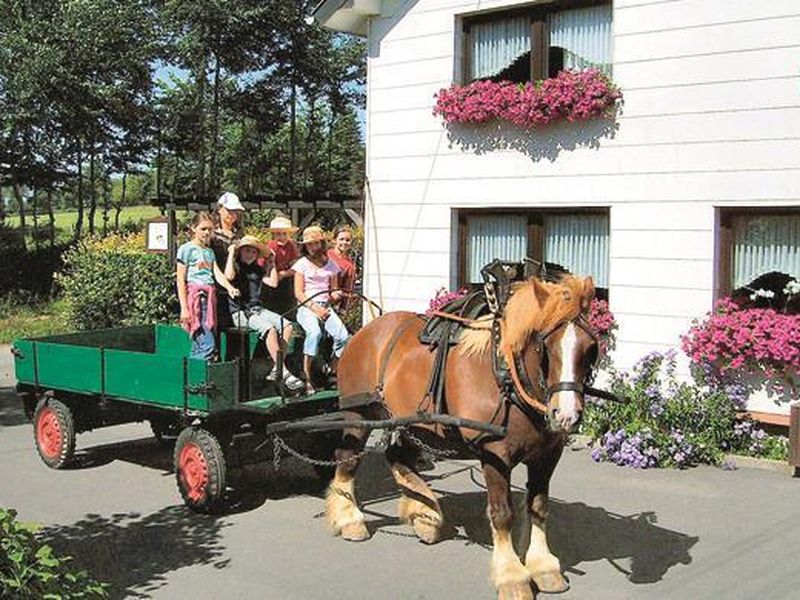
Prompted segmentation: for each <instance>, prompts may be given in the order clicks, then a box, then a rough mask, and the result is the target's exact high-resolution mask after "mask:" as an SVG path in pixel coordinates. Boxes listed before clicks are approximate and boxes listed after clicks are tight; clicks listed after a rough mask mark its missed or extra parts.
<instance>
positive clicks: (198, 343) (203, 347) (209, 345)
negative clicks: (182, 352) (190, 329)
mask: <svg viewBox="0 0 800 600" xmlns="http://www.w3.org/2000/svg"><path fill="white" fill-rule="evenodd" d="M207 315H208V298H206V297H205V296H201V297H200V329H198V330H197V331H195V332H194V335H193V336H192V351H191V353H190V354H189V356H190V357H191V358H203V359H205V360H211V359H213V358H214V352H215V350H216V339H215V338H214V330H213V329H209V328H208V326H207V325H206V316H207Z"/></svg>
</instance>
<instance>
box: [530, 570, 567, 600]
mask: <svg viewBox="0 0 800 600" xmlns="http://www.w3.org/2000/svg"><path fill="white" fill-rule="evenodd" d="M531 578H532V579H533V582H534V583H535V584H536V588H537V589H538V590H539V591H540V592H542V593H543V594H560V593H562V592H566V591H567V590H568V589H569V584H568V583H567V580H566V579H565V578H564V576H563V575H562V574H561V573H560V572H558V571H548V572H546V573H534V574H532V575H531Z"/></svg>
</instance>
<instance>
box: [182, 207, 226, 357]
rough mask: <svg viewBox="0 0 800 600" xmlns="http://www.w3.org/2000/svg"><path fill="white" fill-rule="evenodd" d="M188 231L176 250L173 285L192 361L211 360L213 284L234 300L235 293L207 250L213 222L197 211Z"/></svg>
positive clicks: (206, 215) (213, 319) (211, 253)
mask: <svg viewBox="0 0 800 600" xmlns="http://www.w3.org/2000/svg"><path fill="white" fill-rule="evenodd" d="M189 229H190V230H191V232H192V239H191V241H189V242H186V243H185V244H183V245H182V246H181V247H180V248H178V264H177V283H178V300H179V301H180V303H181V325H182V326H183V328H184V329H186V331H188V332H189V336H191V338H192V351H191V354H190V356H191V357H192V358H203V359H205V360H211V359H212V358H213V357H214V352H215V350H216V344H215V339H214V331H215V329H216V325H217V314H216V307H217V306H216V305H217V290H216V288H215V286H214V281H215V280H216V282H217V283H218V284H219V285H221V286H222V287H223V288H225V290H226V291H227V292H228V294H229V295H230V296H231V297H233V298H235V297H237V296H238V295H239V290H237V289H236V288H235V287H233V286H232V285H231V284H230V283H229V282H228V280H227V279H225V276H224V275H223V273H222V271H220V270H219V267H218V266H217V262H216V260H214V252H213V251H212V250H211V248H210V244H211V235H212V232H213V230H214V221H213V220H212V218H211V215H210V214H208V213H207V212H199V213H197V214H196V215H195V216H194V218H193V219H192V222H191V224H190V225H189Z"/></svg>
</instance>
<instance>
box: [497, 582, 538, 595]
mask: <svg viewBox="0 0 800 600" xmlns="http://www.w3.org/2000/svg"><path fill="white" fill-rule="evenodd" d="M497 597H498V599H499V600H533V590H532V589H531V585H530V584H529V583H528V582H527V581H521V582H516V583H504V584H502V585H501V586H500V587H499V588H497Z"/></svg>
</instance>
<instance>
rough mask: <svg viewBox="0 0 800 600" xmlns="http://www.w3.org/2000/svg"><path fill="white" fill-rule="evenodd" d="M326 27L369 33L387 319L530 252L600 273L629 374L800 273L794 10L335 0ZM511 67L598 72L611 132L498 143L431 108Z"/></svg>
mask: <svg viewBox="0 0 800 600" xmlns="http://www.w3.org/2000/svg"><path fill="white" fill-rule="evenodd" d="M314 18H315V19H316V20H317V21H319V22H320V23H322V24H323V25H324V26H327V27H330V28H332V29H335V30H339V31H346V32H351V33H355V34H358V35H362V36H365V37H366V38H367V40H368V80H367V109H366V145H367V163H366V164H367V167H366V168H367V177H368V180H369V185H368V190H367V192H368V193H367V200H368V201H367V214H366V219H365V223H366V257H365V276H364V284H365V293H366V294H367V295H369V296H371V297H380V298H382V299H383V301H384V303H385V305H386V306H387V307H388V308H389V309H413V310H422V309H424V308H425V307H426V305H427V302H428V300H429V298H430V297H431V296H432V295H433V294H434V291H435V290H436V289H437V288H439V287H440V286H448V287H451V288H455V287H456V286H458V285H461V284H464V283H469V282H471V281H477V278H476V276H477V269H478V267H479V266H480V263H481V260H482V259H488V258H491V257H492V256H500V257H501V258H508V259H511V258H519V254H520V253H523V254H532V255H534V256H537V257H539V258H544V259H545V260H548V261H552V262H557V263H560V264H563V265H564V266H566V267H569V268H570V269H571V270H573V271H574V272H577V273H591V274H592V275H594V277H595V280H596V283H597V285H598V287H599V288H601V291H602V294H604V295H607V297H608V299H609V302H610V305H611V309H612V310H613V312H614V314H615V315H616V317H617V320H618V322H619V324H620V329H619V332H618V345H617V351H616V355H615V363H616V364H617V365H618V366H620V367H623V368H624V367H627V366H630V365H632V364H633V363H634V362H635V361H636V360H637V359H638V358H640V357H641V356H643V355H644V354H646V353H647V352H649V351H651V350H657V349H666V348H669V347H675V346H677V345H678V344H679V337H680V336H681V334H683V333H684V332H686V331H687V329H688V326H689V324H690V322H691V321H692V319H694V318H696V317H699V316H702V315H703V314H704V313H706V312H707V311H708V310H709V309H711V307H712V305H713V303H714V301H715V299H716V298H718V297H720V296H722V295H725V294H726V293H727V292H728V291H730V290H731V289H733V288H735V287H738V286H740V285H742V284H744V283H747V282H748V281H750V280H751V279H753V278H754V277H755V276H757V275H759V274H761V273H764V272H767V271H770V270H780V271H783V272H786V273H790V274H792V275H794V276H800V251H799V250H798V248H799V247H800V62H798V56H800V0H768V1H765V0H614V1H602V0H600V1H595V0H589V1H580V0H578V1H575V0H572V1H559V0H539V1H530V0H527V1H526V0H325V1H323V2H321V3H320V4H319V6H318V7H317V8H316V10H315V12H314ZM569 61H572V62H571V63H570V62H569ZM512 63H516V65H517V67H519V66H520V65H521V66H522V71H523V73H522V75H521V77H522V78H523V79H524V78H528V79H530V78H540V77H543V76H544V77H546V76H549V75H552V74H553V72H554V70H558V69H560V68H561V67H563V66H573V67H575V66H576V65H577V66H578V67H579V66H581V65H582V64H591V65H594V66H598V67H600V68H602V69H603V70H604V71H606V72H607V73H609V74H610V75H611V77H612V79H613V81H614V82H615V83H616V84H617V85H618V86H619V87H620V88H621V90H622V93H623V95H624V109H623V111H622V113H621V114H620V115H619V116H618V118H617V119H616V126H615V128H613V129H611V130H608V128H606V129H603V127H601V126H599V125H595V124H593V123H591V122H586V123H582V124H578V123H571V124H569V123H565V124H563V125H557V126H552V125H551V126H548V127H547V128H546V129H544V130H542V131H536V130H532V131H529V132H527V133H526V132H514V131H506V132H505V133H504V134H503V137H504V139H503V140H502V143H500V144H495V145H494V146H491V145H486V144H482V143H481V141H482V140H481V136H482V135H483V134H484V133H485V130H482V129H481V127H477V126H476V127H475V128H474V130H472V131H470V130H469V128H465V127H462V128H461V129H460V130H459V131H455V132H454V131H452V128H447V127H445V125H444V123H443V122H442V120H441V119H440V118H438V117H435V116H434V115H433V114H432V108H433V106H434V102H435V100H434V94H435V93H436V92H437V91H438V90H440V89H441V88H445V87H447V86H449V85H451V84H452V83H461V84H464V83H468V82H470V81H472V80H474V79H478V78H482V77H491V76H494V75H497V74H498V73H501V72H502V71H504V69H508V68H510V66H511V65H512ZM568 63H569V64H568ZM515 76H520V74H519V69H517V73H516V75H515ZM754 402H755V403H754V404H753V406H751V408H753V409H754V410H763V411H767V412H775V411H778V412H787V410H786V408H785V407H784V408H776V407H775V406H774V405H772V404H770V403H768V402H765V403H763V404H759V401H754Z"/></svg>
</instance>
